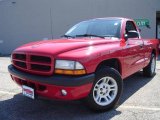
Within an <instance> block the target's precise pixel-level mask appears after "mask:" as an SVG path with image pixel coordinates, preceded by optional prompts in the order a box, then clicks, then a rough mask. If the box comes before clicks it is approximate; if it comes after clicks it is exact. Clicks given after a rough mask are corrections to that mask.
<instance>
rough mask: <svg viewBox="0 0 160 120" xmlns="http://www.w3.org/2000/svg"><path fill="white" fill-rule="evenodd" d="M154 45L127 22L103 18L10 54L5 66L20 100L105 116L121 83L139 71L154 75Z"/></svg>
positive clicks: (155, 55) (148, 75)
mask: <svg viewBox="0 0 160 120" xmlns="http://www.w3.org/2000/svg"><path fill="white" fill-rule="evenodd" d="M157 49H158V40H156V39H143V38H141V35H140V32H139V29H138V28H137V26H136V25H135V23H134V21H133V20H132V19H128V18H118V17H108V18H96V19H91V20H86V21H83V22H80V23H78V24H76V25H75V26H73V27H72V28H71V29H69V30H68V32H66V34H64V35H63V36H62V37H61V38H60V39H55V40H43V41H37V42H31V43H28V44H25V45H23V46H21V47H19V48H17V49H15V50H14V51H13V53H12V55H11V62H12V64H11V65H9V66H8V70H9V73H10V75H11V78H12V79H13V81H14V82H15V83H17V84H18V85H20V86H21V87H22V94H23V95H25V96H27V97H30V98H32V99H35V98H37V97H38V96H41V97H46V98H50V99H57V100H81V99H83V100H85V102H86V103H87V105H88V106H89V107H90V108H92V109H93V110H98V111H105V110H109V109H111V108H113V107H115V105H116V104H117V102H118V101H119V99H120V96H121V93H122V89H123V80H124V79H125V78H126V77H128V76H130V75H132V74H134V73H136V72H137V71H140V70H143V74H144V76H146V77H153V76H154V75H155V68H156V59H157V56H158V50H157Z"/></svg>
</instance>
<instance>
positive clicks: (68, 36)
mask: <svg viewBox="0 0 160 120" xmlns="http://www.w3.org/2000/svg"><path fill="white" fill-rule="evenodd" d="M61 37H65V38H75V36H70V35H62V36H61Z"/></svg>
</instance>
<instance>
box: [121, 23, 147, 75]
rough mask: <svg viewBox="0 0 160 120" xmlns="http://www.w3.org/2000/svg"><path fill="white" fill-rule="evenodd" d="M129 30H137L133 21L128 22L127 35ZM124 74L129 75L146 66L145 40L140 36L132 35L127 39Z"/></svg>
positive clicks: (124, 53)
mask: <svg viewBox="0 0 160 120" xmlns="http://www.w3.org/2000/svg"><path fill="white" fill-rule="evenodd" d="M129 31H136V32H137V33H138V31H137V29H136V27H135V24H134V23H133V22H132V21H127V22H126V28H125V34H126V35H127V34H128V32H129ZM124 49H125V50H124V51H125V52H123V55H124V65H125V68H124V73H125V75H124V76H126V77H127V76H129V75H131V74H133V73H135V72H137V71H139V70H141V69H142V68H143V66H144V47H143V40H142V39H140V38H139V36H138V37H132V36H130V37H129V38H128V39H127V40H126V45H125V47H124Z"/></svg>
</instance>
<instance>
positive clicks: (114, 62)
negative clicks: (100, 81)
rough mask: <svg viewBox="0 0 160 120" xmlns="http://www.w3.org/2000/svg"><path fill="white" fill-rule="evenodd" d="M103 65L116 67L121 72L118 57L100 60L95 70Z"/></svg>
mask: <svg viewBox="0 0 160 120" xmlns="http://www.w3.org/2000/svg"><path fill="white" fill-rule="evenodd" d="M105 66H109V67H112V68H114V69H116V70H117V71H118V72H119V73H120V74H121V63H120V61H119V60H118V59H116V58H113V59H109V60H105V61H102V62H101V63H100V64H99V65H98V66H97V68H96V71H98V70H99V69H101V68H104V67H105Z"/></svg>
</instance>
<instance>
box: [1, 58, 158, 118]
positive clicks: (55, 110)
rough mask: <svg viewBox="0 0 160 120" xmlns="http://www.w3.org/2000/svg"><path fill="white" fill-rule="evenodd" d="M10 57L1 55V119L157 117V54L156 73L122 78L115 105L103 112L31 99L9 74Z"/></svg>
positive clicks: (78, 103)
mask: <svg viewBox="0 0 160 120" xmlns="http://www.w3.org/2000/svg"><path fill="white" fill-rule="evenodd" d="M9 64H10V58H9V57H0V120H108V119H111V120H143V119H144V120H160V57H159V59H158V60H157V69H156V72H157V74H156V75H155V76H154V77H153V78H146V77H143V75H142V72H138V73H136V74H134V75H132V76H130V77H129V78H127V79H125V80H124V89H123V94H122V97H121V99H120V102H119V104H118V106H117V107H116V108H115V109H112V110H110V111H107V112H103V113H95V112H93V111H91V110H89V109H88V108H87V107H86V106H85V105H84V103H83V102H81V101H69V102H64V101H54V100H46V99H36V100H32V99H29V98H27V97H24V96H22V94H21V88H20V87H19V86H17V85H16V84H15V83H14V82H13V81H12V80H11V78H10V75H9V73H8V71H7V66H8V65H9Z"/></svg>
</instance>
